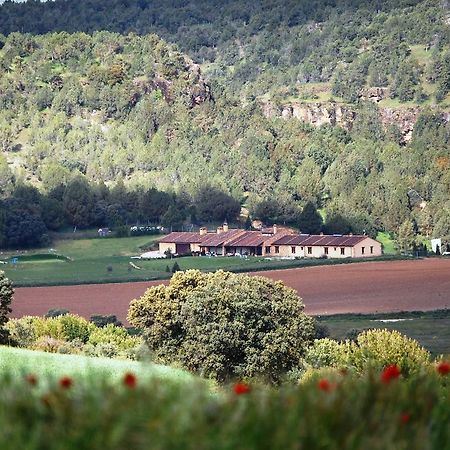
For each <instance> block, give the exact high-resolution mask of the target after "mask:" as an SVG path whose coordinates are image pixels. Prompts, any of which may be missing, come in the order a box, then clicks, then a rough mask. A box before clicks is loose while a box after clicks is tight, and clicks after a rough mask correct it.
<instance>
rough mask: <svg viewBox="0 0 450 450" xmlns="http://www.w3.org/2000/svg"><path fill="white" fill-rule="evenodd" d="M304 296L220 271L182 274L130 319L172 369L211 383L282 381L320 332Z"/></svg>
mask: <svg viewBox="0 0 450 450" xmlns="http://www.w3.org/2000/svg"><path fill="white" fill-rule="evenodd" d="M303 308H304V307H303V303H302V301H301V299H300V298H299V297H298V296H297V293H296V291H294V290H293V289H290V288H288V287H286V286H285V285H284V284H283V283H282V282H280V281H277V282H275V281H272V280H270V279H267V278H263V277H250V276H247V275H240V274H232V273H228V272H223V271H218V272H215V273H209V274H202V273H201V272H200V271H198V270H188V271H186V272H177V273H175V274H174V276H173V277H172V280H171V281H170V284H169V285H168V286H162V285H161V286H155V287H151V288H150V289H148V290H147V292H146V293H145V294H144V296H143V297H141V298H140V299H138V300H134V301H133V302H131V305H130V310H129V313H128V320H129V321H130V323H132V324H133V325H134V326H136V327H141V328H143V329H144V330H145V333H144V337H145V340H146V342H147V344H148V345H149V347H150V350H152V351H153V352H154V354H155V356H156V357H157V358H158V359H159V360H160V361H162V362H164V363H178V364H181V365H182V366H183V367H185V368H187V369H189V370H191V371H194V372H196V373H200V374H203V375H205V376H207V377H211V378H215V379H217V380H220V381H225V380H228V379H231V378H235V377H255V376H260V377H264V378H266V379H268V380H270V381H279V380H280V379H281V377H282V376H283V374H285V373H286V372H288V371H289V370H290V369H292V368H293V367H295V366H297V365H298V364H299V362H300V360H301V357H302V356H303V354H304V352H305V349H306V347H307V345H308V344H309V343H310V342H311V341H312V338H313V333H314V325H313V320H312V319H311V318H310V317H308V316H306V314H304V312H303Z"/></svg>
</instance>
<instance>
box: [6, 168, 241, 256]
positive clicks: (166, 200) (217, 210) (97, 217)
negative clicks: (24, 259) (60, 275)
mask: <svg viewBox="0 0 450 450" xmlns="http://www.w3.org/2000/svg"><path fill="white" fill-rule="evenodd" d="M239 212H240V203H239V202H238V201H237V200H235V199H233V198H232V197H231V196H229V195H228V194H226V193H224V192H222V191H220V190H218V189H216V188H213V187H211V186H203V187H202V188H201V189H200V190H199V191H198V192H197V193H196V195H195V196H194V197H190V196H189V195H187V194H184V193H179V194H174V193H170V194H169V193H166V192H161V191H158V190H156V189H147V190H144V189H135V190H129V189H127V188H126V187H125V185H124V183H123V181H121V180H120V181H118V182H117V183H116V184H115V185H114V186H113V187H112V188H109V187H107V186H106V185H105V184H104V183H89V182H88V181H87V179H86V178H85V177H82V176H76V177H74V178H73V179H71V180H70V181H69V182H68V183H67V184H65V185H64V184H60V185H58V186H56V187H55V188H54V189H52V190H50V191H49V192H45V193H41V192H39V190H38V189H36V188H35V187H33V186H30V185H25V184H18V185H17V186H15V188H14V189H13V191H12V192H11V194H10V195H8V196H7V197H5V198H3V199H2V200H0V245H1V246H2V247H7V248H17V247H31V246H38V245H43V244H46V243H47V242H48V232H49V231H58V230H61V229H64V228H66V227H68V226H70V227H77V228H87V227H104V226H109V227H112V228H116V229H117V228H118V227H122V226H126V225H127V226H129V225H134V224H148V223H152V224H162V225H164V226H166V227H169V228H172V229H179V228H180V227H181V226H182V224H183V223H184V222H185V221H186V220H187V219H188V220H189V222H193V223H205V222H211V221H222V220H224V219H226V218H228V219H229V220H231V221H234V220H236V219H237V217H238V216H239Z"/></svg>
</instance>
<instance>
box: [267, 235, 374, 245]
mask: <svg viewBox="0 0 450 450" xmlns="http://www.w3.org/2000/svg"><path fill="white" fill-rule="evenodd" d="M367 237H368V236H361V235H354V236H348V235H327V234H324V235H319V234H297V235H291V236H284V237H282V238H281V239H278V240H277V241H275V242H273V244H272V245H303V246H325V247H327V246H328V247H353V246H355V245H356V244H358V243H359V242H361V241H363V240H364V239H367Z"/></svg>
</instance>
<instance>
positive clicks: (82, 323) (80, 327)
mask: <svg viewBox="0 0 450 450" xmlns="http://www.w3.org/2000/svg"><path fill="white" fill-rule="evenodd" d="M51 320H56V321H58V322H59V323H60V324H61V331H62V336H63V339H64V340H66V341H69V342H70V341H73V340H75V339H79V340H80V341H81V342H84V343H86V342H87V341H88V339H89V336H90V334H91V332H92V331H93V330H95V326H94V325H93V324H91V323H89V322H88V321H87V320H86V319H83V318H82V317H79V316H76V315H73V314H67V315H64V316H60V317H58V318H57V319H51Z"/></svg>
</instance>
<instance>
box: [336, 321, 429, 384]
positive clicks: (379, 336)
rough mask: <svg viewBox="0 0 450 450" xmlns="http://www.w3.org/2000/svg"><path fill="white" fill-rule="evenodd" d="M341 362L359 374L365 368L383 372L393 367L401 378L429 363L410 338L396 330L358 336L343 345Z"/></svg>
mask: <svg viewBox="0 0 450 450" xmlns="http://www.w3.org/2000/svg"><path fill="white" fill-rule="evenodd" d="M342 350H343V354H342V357H343V360H342V362H343V363H344V364H345V365H347V366H349V367H353V368H354V369H355V370H356V371H358V372H363V371H365V370H366V369H367V368H368V367H372V368H374V369H379V370H381V369H383V368H384V367H386V366H389V365H392V364H396V365H397V366H398V367H399V368H400V369H401V371H402V374H403V375H404V376H408V375H410V374H411V373H415V372H418V371H419V370H421V369H422V368H423V367H424V366H426V365H427V364H428V363H429V361H430V354H429V352H428V351H427V350H425V349H424V348H423V347H421V346H420V345H419V343H418V342H417V341H415V340H414V339H411V338H409V337H407V336H404V335H403V334H401V333H399V332H398V331H396V330H392V331H390V330H368V331H364V332H363V333H361V334H359V335H358V338H357V339H356V341H355V342H351V341H346V342H345V343H343V344H342Z"/></svg>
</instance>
